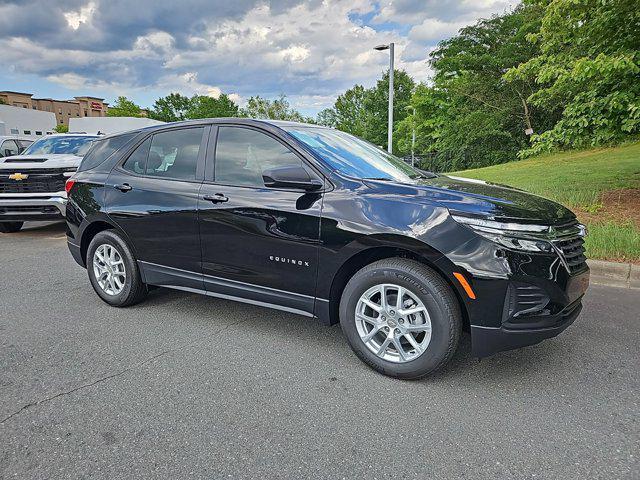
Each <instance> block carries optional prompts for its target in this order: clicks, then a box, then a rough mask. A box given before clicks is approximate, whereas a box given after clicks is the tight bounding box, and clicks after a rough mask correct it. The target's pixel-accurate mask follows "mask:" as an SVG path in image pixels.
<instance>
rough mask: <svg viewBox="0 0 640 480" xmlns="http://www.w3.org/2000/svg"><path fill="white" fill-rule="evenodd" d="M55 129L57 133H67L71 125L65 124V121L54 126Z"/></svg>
mask: <svg viewBox="0 0 640 480" xmlns="http://www.w3.org/2000/svg"><path fill="white" fill-rule="evenodd" d="M53 130H54V131H55V132H56V133H67V132H68V131H69V127H67V126H66V125H65V124H63V123H59V124H58V125H56V126H55V127H53Z"/></svg>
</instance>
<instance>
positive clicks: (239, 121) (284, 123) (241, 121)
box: [100, 117, 330, 138]
mask: <svg viewBox="0 0 640 480" xmlns="http://www.w3.org/2000/svg"><path fill="white" fill-rule="evenodd" d="M217 123H226V124H229V123H231V124H235V125H254V126H260V125H265V124H266V125H273V126H274V127H278V128H282V129H285V128H291V127H304V128H323V129H330V127H325V126H323V125H315V124H312V123H302V122H292V121H288V120H271V119H265V118H246V117H217V118H199V119H195V120H182V121H179V122H167V123H162V124H160V125H150V126H148V127H143V128H138V129H134V130H127V131H126V132H118V133H112V134H109V135H105V136H104V137H100V138H114V137H118V136H120V135H128V134H138V133H143V132H153V131H156V130H165V129H167V128H170V127H179V126H191V125H194V126H195V125H202V124H217Z"/></svg>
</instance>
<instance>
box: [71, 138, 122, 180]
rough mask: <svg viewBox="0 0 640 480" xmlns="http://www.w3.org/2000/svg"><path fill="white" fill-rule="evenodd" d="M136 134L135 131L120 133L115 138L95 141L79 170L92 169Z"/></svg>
mask: <svg viewBox="0 0 640 480" xmlns="http://www.w3.org/2000/svg"><path fill="white" fill-rule="evenodd" d="M134 136H135V133H129V134H126V135H119V136H117V137H113V138H105V139H104V140H98V141H95V142H93V145H92V147H91V149H90V150H89V151H88V152H87V154H86V155H85V156H84V158H83V159H82V163H81V164H80V167H79V168H78V171H79V172H83V171H85V170H91V169H92V168H95V167H97V166H98V165H100V164H101V163H102V162H104V161H105V160H106V159H107V158H109V157H110V156H111V155H113V154H114V153H115V152H116V151H117V150H118V149H120V148H121V147H123V146H124V145H125V144H126V143H127V142H128V141H129V140H131V139H132V138H133V137H134Z"/></svg>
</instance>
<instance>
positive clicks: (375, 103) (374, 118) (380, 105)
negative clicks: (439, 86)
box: [362, 70, 415, 152]
mask: <svg viewBox="0 0 640 480" xmlns="http://www.w3.org/2000/svg"><path fill="white" fill-rule="evenodd" d="M414 87H415V83H414V81H413V79H412V78H411V77H410V76H409V75H408V74H407V73H406V72H405V71H404V70H394V75H393V92H394V93H393V124H394V128H395V125H397V124H398V123H400V122H401V121H402V120H403V119H404V118H405V117H406V116H407V115H408V114H409V113H408V111H407V106H409V105H410V102H411V95H412V93H413V88H414ZM362 105H363V108H364V110H365V111H366V112H367V115H366V120H365V122H364V132H363V133H362V136H363V137H364V138H365V139H366V140H369V141H370V142H371V143H374V144H376V145H379V146H381V147H383V148H385V149H386V148H387V140H388V138H387V126H388V125H389V117H388V115H389V114H388V112H389V72H385V73H384V74H383V76H382V78H381V79H380V80H378V81H377V83H376V86H375V87H373V88H371V89H369V90H367V91H366V92H365V95H364V98H363V102H362ZM394 143H396V144H397V138H394ZM396 144H394V145H393V151H394V152H395V151H397V145H396Z"/></svg>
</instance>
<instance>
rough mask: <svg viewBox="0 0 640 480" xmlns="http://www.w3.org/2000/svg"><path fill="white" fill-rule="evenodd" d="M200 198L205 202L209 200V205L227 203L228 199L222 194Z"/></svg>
mask: <svg viewBox="0 0 640 480" xmlns="http://www.w3.org/2000/svg"><path fill="white" fill-rule="evenodd" d="M202 198H204V199H205V200H209V201H210V202H211V203H224V202H228V201H229V197H227V196H226V195H225V194H223V193H216V194H214V195H204V196H203V197H202Z"/></svg>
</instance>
